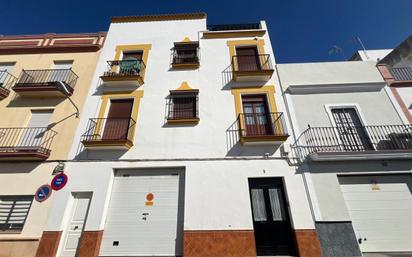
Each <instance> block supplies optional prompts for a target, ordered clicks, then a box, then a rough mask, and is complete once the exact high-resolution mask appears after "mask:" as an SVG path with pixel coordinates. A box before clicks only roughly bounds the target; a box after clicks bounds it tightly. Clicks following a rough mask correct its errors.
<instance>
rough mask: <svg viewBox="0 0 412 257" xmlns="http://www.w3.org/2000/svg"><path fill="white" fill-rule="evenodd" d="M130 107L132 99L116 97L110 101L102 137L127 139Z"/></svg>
mask: <svg viewBox="0 0 412 257" xmlns="http://www.w3.org/2000/svg"><path fill="white" fill-rule="evenodd" d="M132 108H133V99H118V100H111V101H110V109H109V113H108V115H107V119H106V120H105V125H104V131H103V139H105V140H122V139H123V140H124V139H127V134H128V132H129V124H130V121H131V119H130V116H131V114H132Z"/></svg>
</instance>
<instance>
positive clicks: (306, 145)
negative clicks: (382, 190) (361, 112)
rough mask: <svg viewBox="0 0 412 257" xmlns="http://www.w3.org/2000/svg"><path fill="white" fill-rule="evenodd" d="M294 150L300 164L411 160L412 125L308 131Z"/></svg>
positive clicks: (327, 128)
mask: <svg viewBox="0 0 412 257" xmlns="http://www.w3.org/2000/svg"><path fill="white" fill-rule="evenodd" d="M292 149H293V151H294V153H295V155H296V157H297V158H298V160H300V161H304V160H305V159H306V158H307V157H308V158H309V159H310V160H312V161H334V160H372V159H410V158H412V125H382V126H362V127H354V126H351V127H309V128H308V129H306V130H305V131H304V132H303V133H302V134H301V135H300V136H299V138H298V139H297V140H296V142H295V143H294V144H293V145H292Z"/></svg>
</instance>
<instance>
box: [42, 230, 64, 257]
mask: <svg viewBox="0 0 412 257" xmlns="http://www.w3.org/2000/svg"><path fill="white" fill-rule="evenodd" d="M61 235H62V232H61V231H44V232H43V235H42V236H41V239H40V243H39V247H38V248H37V252H36V257H55V256H56V253H57V248H58V247H59V242H60V238H61Z"/></svg>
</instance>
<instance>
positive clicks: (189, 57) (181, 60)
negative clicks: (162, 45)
mask: <svg viewBox="0 0 412 257" xmlns="http://www.w3.org/2000/svg"><path fill="white" fill-rule="evenodd" d="M198 63H199V57H198V56H197V54H195V53H194V54H176V53H175V54H174V55H173V63H172V65H176V64H198Z"/></svg>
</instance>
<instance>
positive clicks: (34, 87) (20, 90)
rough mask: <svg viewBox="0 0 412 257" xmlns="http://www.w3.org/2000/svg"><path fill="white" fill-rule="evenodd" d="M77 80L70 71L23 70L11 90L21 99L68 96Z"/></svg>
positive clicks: (74, 74)
mask: <svg viewBox="0 0 412 257" xmlns="http://www.w3.org/2000/svg"><path fill="white" fill-rule="evenodd" d="M78 78H79V77H78V76H77V75H76V73H74V72H73V71H72V70H71V69H49V70H23V71H22V72H21V73H20V76H19V78H18V80H17V83H16V84H15V85H14V87H13V90H14V91H15V92H16V93H17V94H19V95H20V96H23V97H63V96H67V95H69V96H70V95H72V94H73V91H74V86H75V85H76V82H77V79H78Z"/></svg>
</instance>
